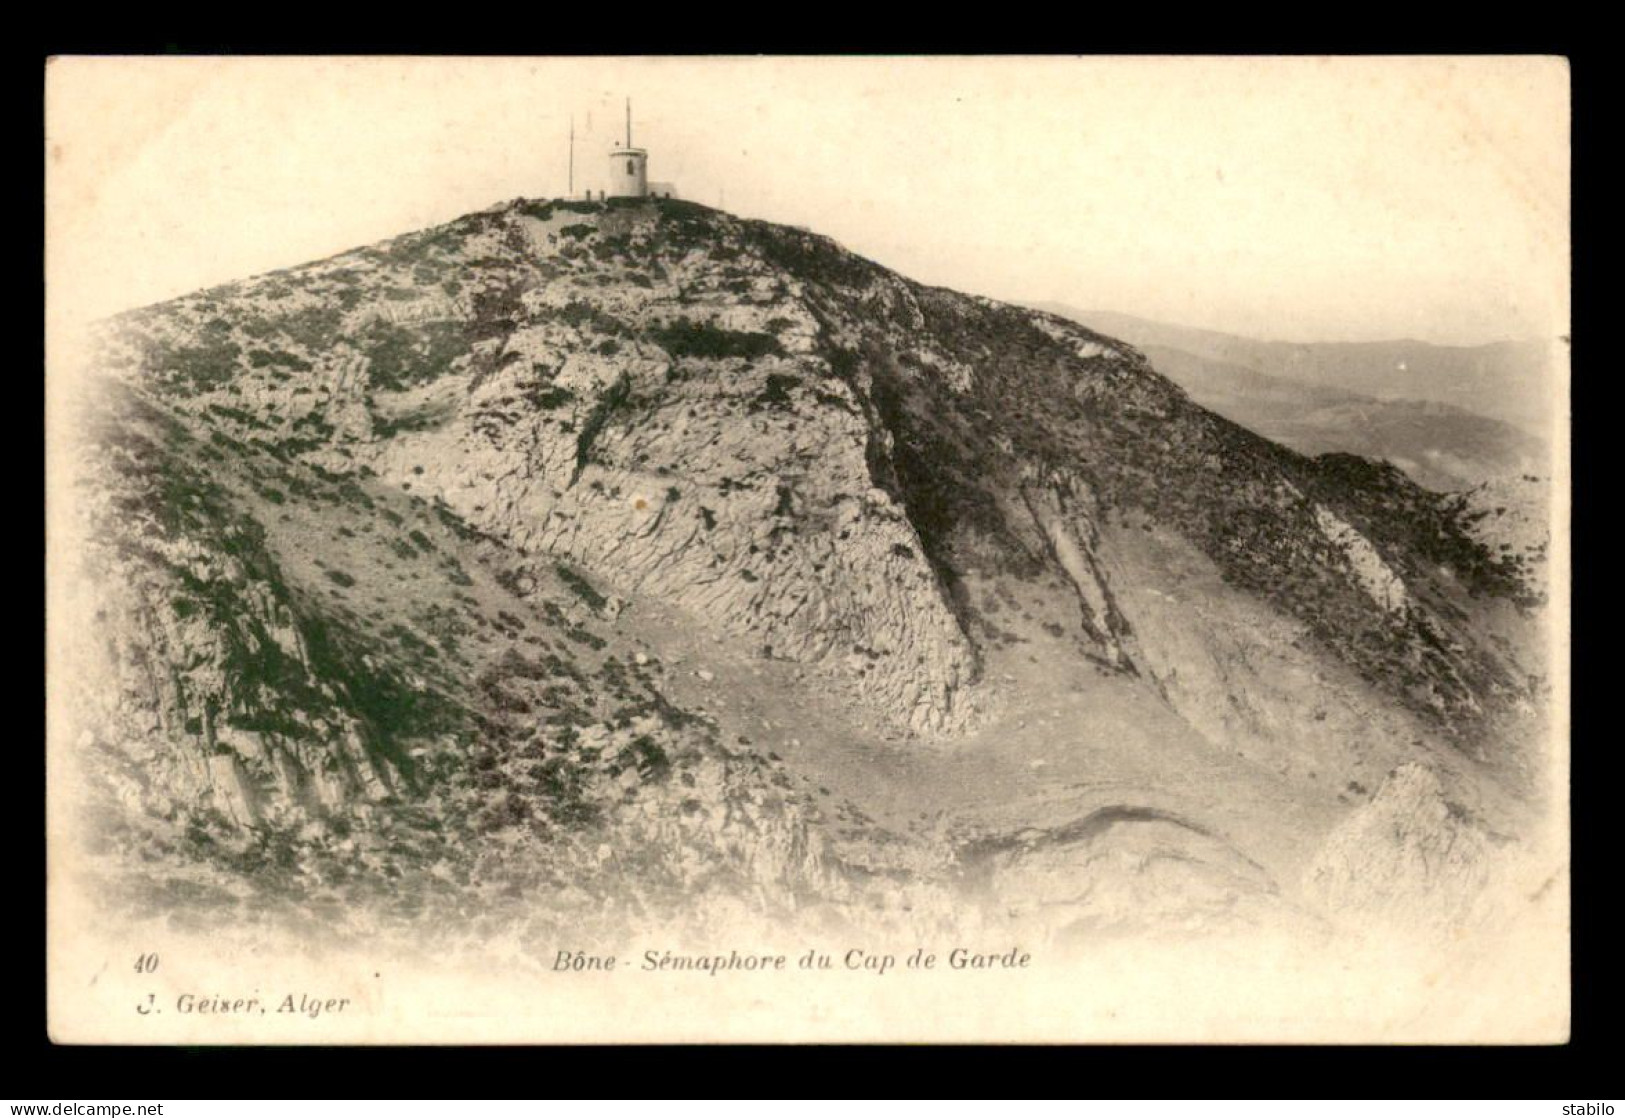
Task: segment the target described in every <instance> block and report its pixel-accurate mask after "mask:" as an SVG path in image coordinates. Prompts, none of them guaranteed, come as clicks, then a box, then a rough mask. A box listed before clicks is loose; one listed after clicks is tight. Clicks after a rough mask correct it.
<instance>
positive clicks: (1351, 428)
mask: <svg viewBox="0 0 1625 1118" xmlns="http://www.w3.org/2000/svg"><path fill="white" fill-rule="evenodd" d="M1034 306H1035V307H1036V308H1037V309H1040V310H1046V311H1049V312H1051V313H1054V314H1059V315H1062V316H1064V317H1066V318H1070V319H1072V320H1074V321H1076V322H1079V323H1081V324H1083V325H1086V326H1088V327H1090V328H1091V329H1096V330H1099V331H1101V332H1103V333H1106V334H1109V335H1111V336H1112V337H1116V338H1121V339H1122V340H1124V341H1126V342H1128V343H1129V344H1130V345H1132V346H1134V347H1135V348H1136V349H1139V350H1140V351H1141V352H1142V353H1144V354H1145V355H1146V357H1147V358H1149V359H1150V361H1151V363H1152V364H1153V365H1154V366H1155V367H1156V368H1157V369H1158V371H1160V372H1162V373H1163V374H1164V375H1166V376H1168V377H1170V378H1171V379H1173V380H1174V381H1175V382H1176V383H1177V384H1179V385H1180V386H1181V387H1182V388H1184V389H1185V390H1186V391H1187V392H1189V393H1190V394H1191V396H1192V398H1193V399H1195V400H1196V402H1197V403H1199V404H1201V405H1203V406H1204V407H1208V408H1212V409H1213V410H1214V411H1216V412H1218V413H1220V414H1221V415H1224V416H1226V417H1228V418H1230V419H1233V420H1235V421H1236V422H1238V423H1241V424H1243V425H1244V426H1247V427H1250V428H1252V429H1253V430H1255V431H1257V432H1259V433H1260V434H1262V435H1266V436H1268V437H1269V438H1272V439H1275V440H1276V441H1278V442H1281V443H1284V444H1286V445H1287V446H1290V447H1292V448H1293V449H1294V450H1298V451H1301V452H1303V453H1305V454H1325V453H1332V452H1345V453H1352V454H1359V455H1361V456H1362V457H1367V458H1379V459H1386V460H1387V461H1390V462H1393V463H1394V464H1395V465H1397V466H1399V467H1400V468H1401V469H1403V470H1405V471H1406V472H1407V473H1408V474H1410V475H1411V476H1412V477H1413V478H1415V479H1416V480H1417V481H1419V482H1421V483H1422V484H1423V485H1426V486H1428V487H1429V488H1432V489H1439V490H1452V489H1464V488H1470V487H1472V486H1475V485H1478V484H1481V483H1483V482H1485V481H1489V480H1492V479H1496V478H1501V477H1506V476H1508V475H1519V474H1526V473H1529V474H1541V475H1544V474H1545V473H1546V472H1547V466H1546V459H1547V455H1548V445H1547V442H1546V439H1547V438H1548V432H1549V431H1550V426H1551V421H1552V417H1553V409H1554V402H1555V400H1554V395H1553V391H1552V387H1551V383H1552V380H1551V365H1552V356H1553V354H1552V352H1551V347H1550V346H1549V345H1547V344H1545V343H1542V342H1538V341H1530V342H1496V343H1494V344H1490V345H1482V346H1438V345H1430V344H1428V343H1426V342H1417V341H1405V340H1401V341H1392V342H1315V343H1303V342H1268V341H1259V340H1256V339H1253V338H1244V337H1238V336H1236V335H1233V334H1224V333H1220V332H1218V331H1214V330H1198V329H1193V328H1191V327H1186V326H1175V325H1170V324H1167V323H1161V322H1153V321H1150V320H1148V319H1143V318H1137V317H1135V316H1133V315H1126V314H1118V313H1116V312H1113V311H1086V310H1079V309H1078V308H1075V307H1069V306H1066V305H1064V304H1059V303H1039V304H1034Z"/></svg>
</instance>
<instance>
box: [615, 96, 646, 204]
mask: <svg viewBox="0 0 1625 1118" xmlns="http://www.w3.org/2000/svg"><path fill="white" fill-rule="evenodd" d="M605 193H606V194H607V195H608V196H609V197H611V198H647V197H648V196H649V153H648V152H647V151H645V150H644V149H643V148H635V147H633V146H632V99H631V98H630V97H628V98H627V99H626V145H625V146H624V147H617V148H615V149H614V150H613V151H611V152H610V153H609V185H608V187H607V188H606V190H605Z"/></svg>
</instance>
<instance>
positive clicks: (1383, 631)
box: [45, 56, 1570, 1044]
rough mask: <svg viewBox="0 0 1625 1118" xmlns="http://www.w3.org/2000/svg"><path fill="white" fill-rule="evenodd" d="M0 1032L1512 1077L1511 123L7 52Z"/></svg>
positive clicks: (841, 73)
mask: <svg viewBox="0 0 1625 1118" xmlns="http://www.w3.org/2000/svg"><path fill="white" fill-rule="evenodd" d="M46 86H47V99H46V108H47V121H46V136H45V139H46V147H47V150H46V153H45V154H46V159H45V163H46V169H45V173H46V180H47V215H46V221H47V246H46V255H47V261H46V263H47V323H46V332H47V359H48V361H47V364H48V368H47V374H46V379H47V410H48V416H47V419H48V436H47V458H48V463H47V466H48V486H47V490H48V492H47V521H48V530H49V531H48V537H49V557H48V602H47V607H48V617H47V627H48V632H47V645H48V664H47V683H48V734H47V736H48V739H49V740H48V742H47V753H48V768H49V774H48V775H49V790H48V792H49V795H48V822H49V836H48V840H49V856H50V882H49V898H48V900H49V913H48V916H49V947H50V958H49V981H50V989H49V995H50V1029H51V1035H52V1037H53V1039H55V1040H57V1041H58V1042H59V1043H70V1044H71V1043H108V1042H112V1043H151V1044H167V1043H175V1044H199V1043H202V1044H236V1043H246V1044H267V1043H268V1044H316V1043H322V1044H333V1043H341V1044H342V1043H375V1044H376V1043H383V1044H389V1043H414V1044H424V1043H429V1044H440V1043H467V1042H501V1043H524V1042H588V1041H591V1042H626V1043H635V1042H647V1041H669V1042H711V1041H767V1042H805V1041H850V1042H917V1041H976V1042H999V1041H1037V1042H1046V1043H1055V1042H1110V1041H1129V1042H1148V1041H1149V1042H1163V1041H1174V1042H1309V1043H1385V1042H1393V1043H1414V1042H1448V1043H1554V1042H1561V1041H1563V1040H1565V1039H1566V1038H1567V1036H1568V1030H1569V971H1568V966H1569V955H1568V942H1569V941H1568V936H1569V924H1568V920H1569V903H1570V897H1569V878H1568V865H1569V818H1568V806H1567V798H1568V790H1569V788H1568V748H1569V740H1568V726H1567V695H1568V637H1567V632H1568V630H1567V624H1568V621H1567V608H1568V594H1569V568H1568V562H1569V552H1568V547H1569V539H1568V517H1569V506H1568V501H1569V480H1568V476H1567V461H1568V437H1569V434H1568V433H1569V397H1568V384H1569V341H1568V334H1569V314H1570V307H1569V298H1570V290H1569V251H1570V248H1569V245H1570V242H1569V197H1570V195H1569V151H1570V146H1569V75H1568V69H1567V65H1566V63H1565V62H1564V61H1563V60H1561V59H1553V58H1540V57H1471V58H1468V57H1461V58H1452V57H1439V58H1429V57H1405V58H1353V57H1342V58H1285V57H1281V58H1225V57H1204V58H1163V57H1097V58H1090V57H1083V58H1060V57H1038V58H1029V57H983V58H957V57H956V58H947V57H942V58H937V57H920V56H913V57H896V58H889V57H863V58H857V57H828V58H819V57H797V58H773V57H767V58H757V57H753V58H728V57H715V58H708V57H688V58H631V57H626V58H617V57H612V58H548V57H537V58H479V59H457V58H386V57H378V58H364V57H359V58H320V57H306V58H291V57H290V58H278V57H259V58H249V57H239V58H232V57H145V58H138V57H128V58H115V57H107V58H89V57H68V58H57V59H53V60H52V61H51V63H50V64H49V65H48V66H47V68H46Z"/></svg>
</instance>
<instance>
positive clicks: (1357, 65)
mask: <svg viewBox="0 0 1625 1118" xmlns="http://www.w3.org/2000/svg"><path fill="white" fill-rule="evenodd" d="M624 95H630V96H631V97H632V100H633V111H634V129H635V136H634V139H635V141H636V142H637V143H638V144H639V145H640V146H646V147H648V148H649V149H650V177H651V178H652V179H659V180H671V181H674V182H675V183H676V184H677V187H678V189H679V191H680V192H681V193H682V194H683V195H684V196H685V197H688V198H692V199H694V200H696V201H699V202H704V203H706V204H707V205H718V204H721V205H723V207H724V208H726V209H728V210H730V211H733V212H736V213H740V214H744V215H748V216H752V217H761V218H766V219H769V220H773V221H782V222H787V223H792V224H798V225H805V226H808V227H810V228H811V229H813V230H815V231H817V232H821V233H825V234H828V235H830V236H832V237H834V238H836V239H837V240H838V241H840V242H842V243H843V244H845V245H846V246H847V247H848V248H851V249H853V250H854V251H857V252H860V253H862V254H864V255H866V256H869V257H872V258H873V259H875V260H877V261H879V262H880V263H882V264H885V265H887V266H889V267H892V268H894V269H896V270H898V271H900V272H902V273H904V274H905V275H908V276H911V277H914V278H916V279H919V280H922V281H925V282H928V283H936V284H942V285H946V286H950V287H955V288H959V289H961V290H965V291H972V292H977V293H980V294H986V295H990V296H993V297H996V298H1003V299H1012V300H1023V301H1051V300H1052V301H1058V302H1064V303H1069V304H1072V305H1074V306H1077V307H1084V308H1098V309H1108V310H1116V311H1123V312H1127V313H1130V314H1139V315H1143V316H1146V317H1150V318H1157V319H1162V320H1165V321H1170V322H1178V323H1184V324H1187V325H1193V326H1204V327H1210V328H1214V329H1221V330H1229V331H1232V332H1236V333H1243V334H1250V335H1253V336H1257V337H1266V338H1288V339H1301V340H1335V339H1358V338H1394V337H1412V338H1420V339H1425V340H1430V341H1439V342H1480V341H1488V340H1494V339H1500V338H1507V337H1522V336H1531V335H1549V334H1554V333H1559V332H1563V330H1564V328H1565V323H1566V317H1567V313H1568V304H1567V268H1568V204H1569V203H1568V196H1569V195H1568V192H1569V183H1568V75H1567V70H1566V68H1565V67H1564V65H1563V64H1562V63H1561V62H1559V61H1553V60H1549V59H1523V60H1517V59H1513V60H1504V59H1499V60H1498V59H1456V60H1429V59H1397V60H1369V59H1325V60H1322V59H1287V60H1281V59H1262V60H1243V59H1238V60H1226V59H1217V60H1215V59H1208V60H1165V59H1059V58H1051V59H885V58H880V59H838V60H819V59H812V60H784V59H767V60H761V59H739V60H709V59H568V60H550V59H539V60H487V59H480V60H444V59H433V60H431V59H419V60H376V61H374V60H317V61H311V60H281V59H231V60H215V59H170V58H158V59H140V60H117V59H113V60H99V59H68V60H65V61H61V62H58V63H55V64H53V65H52V66H51V67H50V68H49V69H48V72H47V145H48V153H47V155H48V157H47V160H46V164H47V191H48V193H47V199H48V218H47V235H48V243H47V264H48V282H49V285H50V286H49V287H48V290H49V291H50V292H51V298H52V300H53V302H54V304H55V306H54V307H53V313H67V314H69V315H71V316H72V317H76V318H77V317H79V316H81V315H84V316H98V315H101V314H106V313H110V312H113V311H116V310H119V309H122V308H124V307H129V306H137V305H141V304H145V303H149V302H153V301H156V300H159V299H163V298H167V297H170V296H173V295H178V294H181V293H184V292H186V291H190V290H193V289H195V288H198V287H203V286H208V285H210V284H214V283H219V282H222V281H225V280H229V279H234V278H239V277H242V276H246V275H251V274H254V273H257V272H262V271H266V270H269V269H273V268H279V267H284V266H287V265H291V264H298V263H302V262H305V261H307V260H312V259H317V258H320V257H323V256H328V255H332V254H333V253H336V252H339V251H342V250H344V249H346V248H351V247H354V246H358V245H363V244H367V243H370V242H373V241H376V240H380V239H383V238H385V237H389V236H393V235H395V234H398V233H402V232H407V231H410V230H412V229H416V228H420V227H422V226H425V225H430V224H434V223H437V222H441V221H445V220H449V219H451V218H453V217H456V216H458V215H460V214H463V213H466V212H468V211H470V210H476V209H482V208H484V207H486V206H488V205H491V204H492V203H494V202H498V201H501V200H505V199H510V198H513V197H516V196H521V195H523V196H526V197H548V196H554V195H562V194H563V193H564V191H565V182H566V173H567V157H568V149H567V143H566V138H567V135H568V130H569V126H570V120H571V117H572V115H573V116H574V117H575V120H576V126H577V142H576V166H577V186H578V188H579V187H581V186H583V185H587V184H591V185H598V184H599V182H600V180H601V178H602V170H601V169H602V167H603V166H604V164H605V162H606V161H605V159H604V153H605V152H606V151H607V149H608V145H609V143H610V142H611V141H612V140H615V139H618V138H619V137H620V134H621V129H622V111H621V103H622V102H621V98H622V97H623V96H624ZM70 302H71V304H72V305H71V307H69V306H66V305H65V304H66V303H70Z"/></svg>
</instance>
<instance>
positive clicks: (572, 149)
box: [567, 116, 576, 198]
mask: <svg viewBox="0 0 1625 1118" xmlns="http://www.w3.org/2000/svg"><path fill="white" fill-rule="evenodd" d="M567 193H568V194H569V196H570V197H571V198H574V197H575V196H576V118H575V117H574V116H571V117H570V188H569V190H568V191H567Z"/></svg>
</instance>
